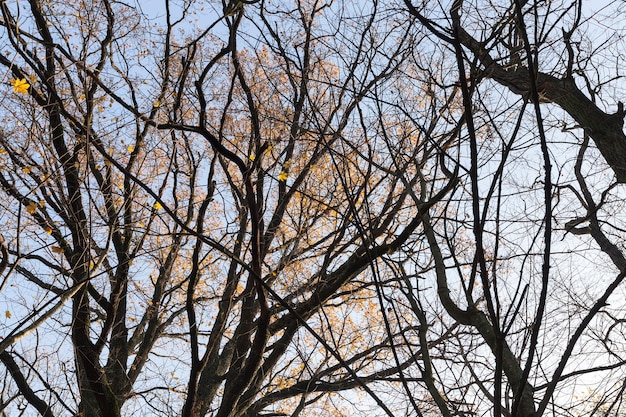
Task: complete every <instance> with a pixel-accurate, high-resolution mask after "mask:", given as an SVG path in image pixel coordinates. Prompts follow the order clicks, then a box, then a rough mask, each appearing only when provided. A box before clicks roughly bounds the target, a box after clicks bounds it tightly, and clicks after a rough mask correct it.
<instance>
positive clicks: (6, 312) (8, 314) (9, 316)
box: [4, 310, 13, 319]
mask: <svg viewBox="0 0 626 417" xmlns="http://www.w3.org/2000/svg"><path fill="white" fill-rule="evenodd" d="M4 316H5V317H6V318H7V319H10V318H11V317H13V314H11V312H10V311H9V310H7V311H5V312H4Z"/></svg>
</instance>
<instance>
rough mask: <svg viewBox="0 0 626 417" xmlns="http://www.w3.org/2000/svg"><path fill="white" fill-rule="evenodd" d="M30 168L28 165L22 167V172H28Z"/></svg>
mask: <svg viewBox="0 0 626 417" xmlns="http://www.w3.org/2000/svg"><path fill="white" fill-rule="evenodd" d="M30 171H31V168H30V167H22V172H23V173H24V174H30Z"/></svg>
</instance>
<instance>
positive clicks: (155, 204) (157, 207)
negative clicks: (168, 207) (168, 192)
mask: <svg viewBox="0 0 626 417" xmlns="http://www.w3.org/2000/svg"><path fill="white" fill-rule="evenodd" d="M152 207H154V209H155V210H161V209H162V208H163V206H162V205H161V203H159V202H158V201H157V202H156V203H154V205H153V206H152Z"/></svg>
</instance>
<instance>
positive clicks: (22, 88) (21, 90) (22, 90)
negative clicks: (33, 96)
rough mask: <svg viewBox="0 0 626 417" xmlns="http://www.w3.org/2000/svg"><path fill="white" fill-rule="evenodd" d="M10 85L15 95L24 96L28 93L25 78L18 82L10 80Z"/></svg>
mask: <svg viewBox="0 0 626 417" xmlns="http://www.w3.org/2000/svg"><path fill="white" fill-rule="evenodd" d="M11 85H12V86H13V91H14V92H16V93H17V94H26V93H28V87H30V84H28V82H27V81H26V78H22V79H19V80H11Z"/></svg>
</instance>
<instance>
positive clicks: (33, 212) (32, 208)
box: [26, 201, 38, 214]
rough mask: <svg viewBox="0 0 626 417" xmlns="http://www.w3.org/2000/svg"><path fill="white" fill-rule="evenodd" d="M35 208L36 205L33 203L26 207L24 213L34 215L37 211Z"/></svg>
mask: <svg viewBox="0 0 626 417" xmlns="http://www.w3.org/2000/svg"><path fill="white" fill-rule="evenodd" d="M37 207H38V205H37V203H35V202H34V201H33V202H31V203H29V204H28V205H27V206H26V211H27V212H28V213H30V214H35V212H36V211H37Z"/></svg>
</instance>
